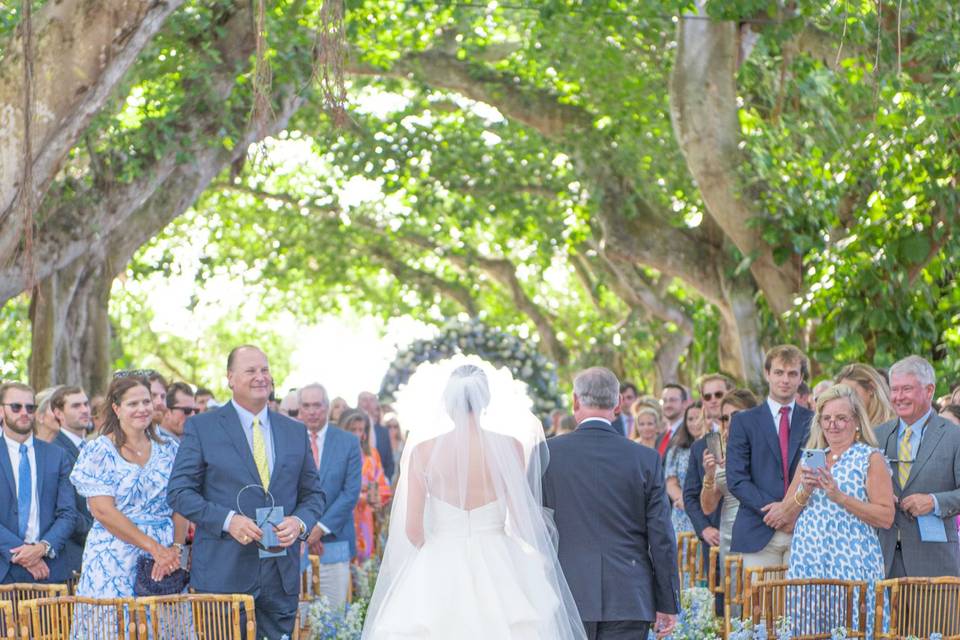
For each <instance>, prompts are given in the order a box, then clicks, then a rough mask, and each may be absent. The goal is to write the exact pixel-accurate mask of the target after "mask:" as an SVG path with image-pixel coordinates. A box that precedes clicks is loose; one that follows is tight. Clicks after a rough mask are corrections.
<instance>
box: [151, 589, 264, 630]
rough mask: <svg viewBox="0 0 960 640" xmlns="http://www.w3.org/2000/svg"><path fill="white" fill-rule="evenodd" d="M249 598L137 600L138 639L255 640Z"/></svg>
mask: <svg viewBox="0 0 960 640" xmlns="http://www.w3.org/2000/svg"><path fill="white" fill-rule="evenodd" d="M256 626H257V623H256V618H255V614H254V605H253V596H249V595H242V594H230V595H220V594H209V593H195V594H184V595H175V596H155V597H149V598H137V627H138V629H139V633H140V637H141V638H146V637H153V638H165V639H166V638H169V639H171V640H177V639H180V638H182V639H183V640H187V639H190V638H203V639H204V640H255V636H256Z"/></svg>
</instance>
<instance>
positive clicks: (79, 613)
mask: <svg viewBox="0 0 960 640" xmlns="http://www.w3.org/2000/svg"><path fill="white" fill-rule="evenodd" d="M19 618H20V637H21V638H30V640H64V639H66V638H69V637H70V632H71V630H72V629H73V628H74V627H76V626H79V627H81V631H80V634H81V637H84V638H96V639H97V640H136V638H137V628H136V624H135V623H134V620H133V598H104V599H97V598H85V597H82V596H60V597H57V598H39V599H37V600H24V601H21V602H20V612H19Z"/></svg>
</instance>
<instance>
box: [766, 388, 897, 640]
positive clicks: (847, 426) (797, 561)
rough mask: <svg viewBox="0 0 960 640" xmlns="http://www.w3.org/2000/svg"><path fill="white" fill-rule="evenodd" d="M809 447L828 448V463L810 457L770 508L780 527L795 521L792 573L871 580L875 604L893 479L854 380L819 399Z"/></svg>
mask: <svg viewBox="0 0 960 640" xmlns="http://www.w3.org/2000/svg"><path fill="white" fill-rule="evenodd" d="M810 450H820V451H822V454H823V455H822V457H821V458H820V461H821V462H822V463H823V465H822V466H817V468H813V466H814V465H813V464H812V463H811V464H810V465H808V464H807V458H806V457H805V458H804V462H803V464H802V465H801V466H800V467H799V468H798V470H797V473H796V475H794V478H793V482H792V483H791V484H790V489H789V491H788V492H787V495H786V497H785V498H784V499H783V502H782V503H781V508H779V509H774V510H772V511H770V514H772V515H773V516H774V517H775V518H776V519H777V520H778V522H777V523H776V526H778V527H780V526H788V525H789V524H790V523H791V522H796V527H795V529H794V534H793V542H792V544H791V547H790V564H789V568H788V570H787V578H790V579H793V578H797V579H805V578H833V579H838V580H863V581H866V582H867V583H868V587H867V594H866V595H867V610H868V611H873V610H874V602H873V600H874V598H875V594H874V583H875V582H876V581H877V580H882V579H883V577H884V573H885V569H884V564H883V553H882V551H881V549H880V539H879V537H878V536H877V529H878V528H879V529H887V528H889V527H890V526H892V525H893V517H894V508H895V507H894V495H893V480H892V476H891V473H890V467H889V466H888V465H887V461H886V459H885V458H884V455H883V452H882V451H880V449H879V443H878V442H877V437H876V435H874V432H873V426H872V425H871V423H870V417H869V415H868V412H867V409H866V407H865V406H864V404H863V402H862V401H861V400H860V395H859V393H858V392H857V391H856V390H855V389H854V388H853V387H850V386H848V385H846V384H838V385H834V386H833V387H831V388H830V389H828V390H827V391H825V392H824V393H823V394H821V395H820V397H819V398H817V410H816V414H815V415H814V417H813V420H812V421H811V423H810V439H809V440H808V441H807V451H808V452H809V451H810ZM810 459H811V460H812V459H813V458H810ZM795 615H796V616H800V618H801V619H803V620H804V622H805V623H806V622H815V623H817V624H821V623H822V624H823V626H824V627H829V626H830V623H831V621H827V620H826V619H822V620H821V619H820V618H813V619H812V620H811V618H810V617H811V616H816V615H817V612H809V611H798V612H796V614H795ZM794 619H795V620H796V619H797V618H796V617H794ZM871 623H872V618H871V619H868V621H867V628H866V637H868V638H872V637H873V633H872V629H871V627H872V626H873V625H872V624H871ZM807 628H808V629H809V627H807ZM822 630H823V631H824V632H829V631H830V629H829V628H824V629H822ZM861 631H862V630H861Z"/></svg>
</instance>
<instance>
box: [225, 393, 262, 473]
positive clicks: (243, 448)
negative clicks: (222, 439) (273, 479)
mask: <svg viewBox="0 0 960 640" xmlns="http://www.w3.org/2000/svg"><path fill="white" fill-rule="evenodd" d="M220 427H221V428H223V430H224V431H226V432H227V437H228V438H229V439H230V442H231V444H233V447H234V449H236V450H237V455H239V456H240V462H241V463H242V464H243V466H244V467H246V469H247V472H248V473H249V474H250V477H251V479H252V480H253V484H257V485H259V484H260V474H259V473H258V472H257V464H256V463H255V462H254V461H253V451H251V450H250V445H249V444H248V443H247V435H246V434H245V433H244V432H243V425H241V424H240V416H239V415H237V410H236V409H234V408H233V405H232V404H231V403H229V402H227V404H226V405H224V407H223V409H221V410H220Z"/></svg>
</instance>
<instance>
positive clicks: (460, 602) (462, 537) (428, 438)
mask: <svg viewBox="0 0 960 640" xmlns="http://www.w3.org/2000/svg"><path fill="white" fill-rule="evenodd" d="M458 362H459V361H458ZM453 364H457V363H456V362H454V363H452V365H453ZM452 365H451V366H452ZM451 366H448V367H447V368H446V369H441V372H443V373H444V375H446V376H448V380H444V381H443V382H446V389H445V391H444V394H443V403H442V407H443V412H442V413H443V414H445V415H446V416H448V419H447V420H446V423H444V421H443V420H442V419H441V418H439V417H437V416H436V415H428V416H426V417H425V419H428V420H430V421H431V422H429V423H428V424H431V425H436V424H441V425H444V426H443V428H442V429H439V430H438V429H436V428H434V429H432V430H430V431H429V432H425V433H423V434H422V435H421V436H419V437H418V436H417V435H415V434H411V436H409V437H408V442H407V445H406V446H405V448H404V454H403V458H402V460H401V463H400V464H401V475H400V481H399V483H398V486H397V491H396V495H395V499H394V504H393V508H392V511H391V515H390V530H389V535H388V538H387V544H386V549H385V552H384V557H383V562H382V564H381V569H380V574H379V576H378V578H377V585H376V587H375V589H374V593H373V597H372V598H371V602H370V606H369V609H368V611H367V618H366V623H365V625H364V630H363V638H364V640H581V639H584V638H585V637H586V633H585V631H584V628H583V624H582V623H581V622H580V618H579V615H578V613H577V608H576V605H575V603H574V601H573V596H572V595H571V594H570V590H569V588H568V587H567V583H566V580H565V579H564V578H563V573H562V571H561V570H560V564H559V561H558V560H557V554H556V548H555V544H554V542H553V540H554V536H552V535H551V533H550V531H551V524H550V522H549V520H548V519H547V518H545V516H544V513H543V511H542V507H541V504H542V503H541V502H540V500H539V491H540V469H541V464H542V462H543V459H544V457H545V452H546V447H545V446H542V445H543V429H542V428H541V427H540V425H539V423H538V422H536V421H535V419H534V420H533V421H532V422H531V421H530V420H527V419H526V417H525V416H529V411H526V412H525V413H524V412H523V411H521V410H519V409H517V407H516V406H515V404H511V403H505V404H504V405H502V406H501V409H505V410H506V409H509V411H508V412H507V413H506V414H503V413H502V412H500V411H498V409H497V407H498V405H497V402H496V401H494V402H493V404H492V405H491V395H492V396H493V398H495V399H499V401H500V402H501V403H502V402H504V401H505V400H506V399H507V397H508V396H509V394H507V393H506V392H498V393H494V394H491V392H490V389H489V388H488V380H489V379H493V380H494V381H496V380H497V376H502V375H503V374H502V373H501V372H496V371H494V370H492V368H489V367H479V366H476V365H473V364H471V365H468V366H466V367H462V366H461V367H457V368H455V369H454V371H453V374H452V375H451V374H450V371H449V369H450V368H451ZM415 377H416V376H415ZM430 380H431V381H430V382H429V383H427V382H424V384H423V387H424V391H425V392H427V391H428V392H429V393H431V394H432V397H433V398H434V402H435V401H436V397H437V389H438V386H439V385H440V384H443V382H438V381H437V380H434V379H432V378H431V379H430ZM410 386H413V387H414V388H416V385H414V379H411V383H410V385H409V386H408V388H409V387H410ZM402 400H403V398H401V399H398V402H397V408H398V410H400V409H401V408H402V407H403V402H402ZM414 404H415V406H419V407H421V408H422V407H423V406H424V400H423V398H422V397H421V398H419V399H418V400H417V401H416V403H414ZM529 418H532V416H529ZM421 419H424V416H421ZM401 421H402V423H406V422H407V418H405V417H404V416H403V415H402V414H401ZM493 425H501V426H500V428H499V429H498V430H497V431H494V430H493V429H492V428H491V427H492V426H493ZM438 431H439V433H437V432H438Z"/></svg>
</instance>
